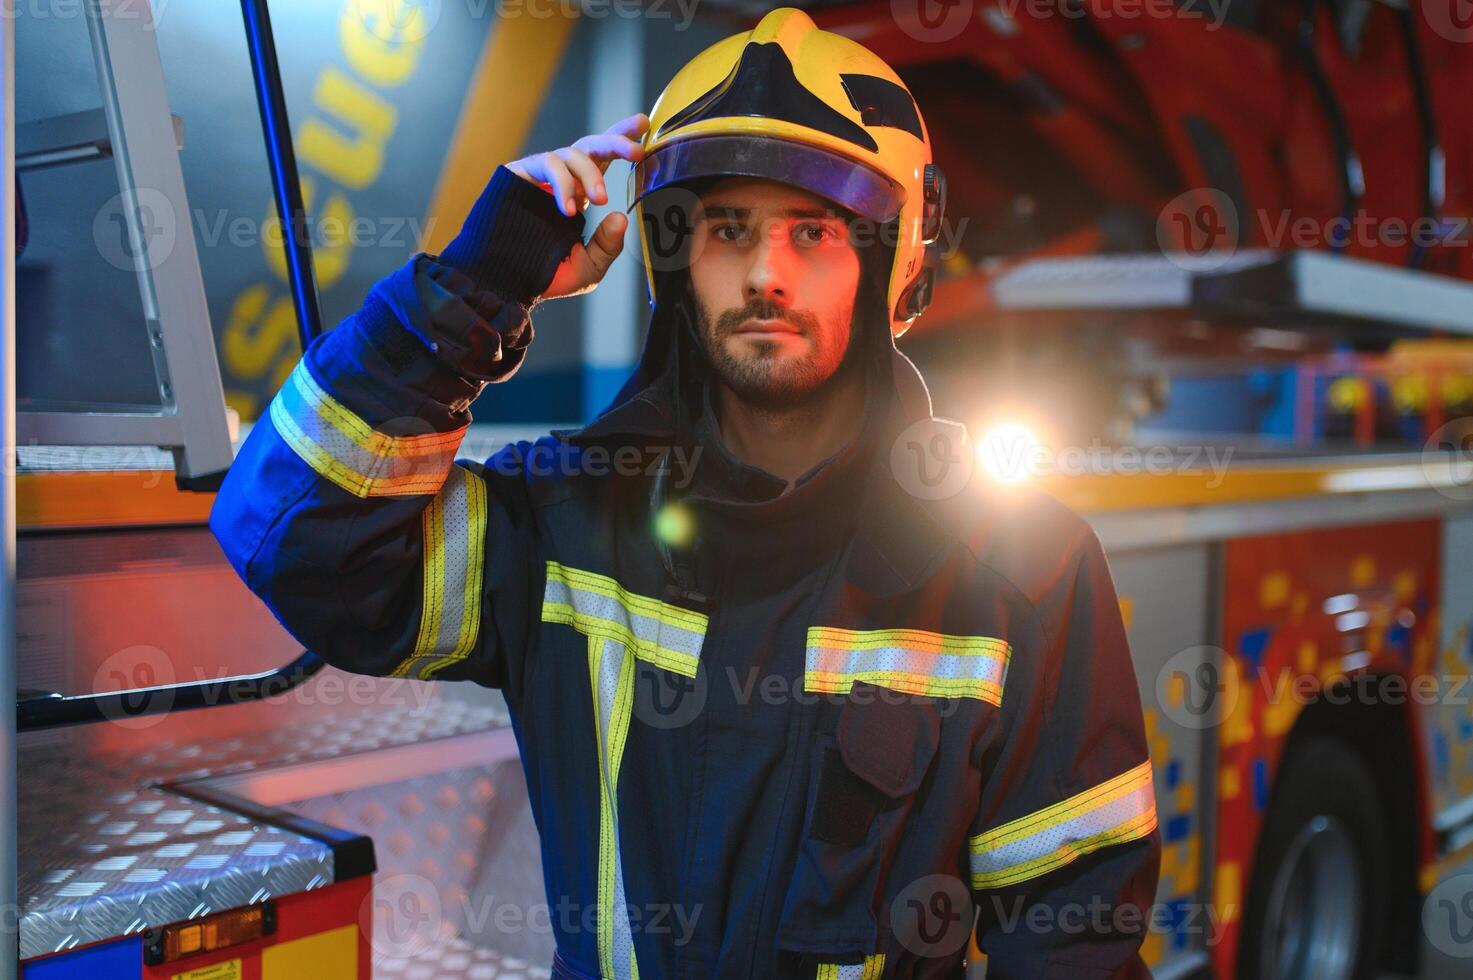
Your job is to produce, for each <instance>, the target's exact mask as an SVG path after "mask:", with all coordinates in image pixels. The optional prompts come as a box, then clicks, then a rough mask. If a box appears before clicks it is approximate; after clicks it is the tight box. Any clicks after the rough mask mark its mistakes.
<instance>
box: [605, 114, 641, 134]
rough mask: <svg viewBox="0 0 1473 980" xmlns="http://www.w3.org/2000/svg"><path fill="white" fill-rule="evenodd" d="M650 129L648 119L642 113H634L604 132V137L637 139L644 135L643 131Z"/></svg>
mask: <svg viewBox="0 0 1473 980" xmlns="http://www.w3.org/2000/svg"><path fill="white" fill-rule="evenodd" d="M649 128H650V117H649V116H646V115H645V114H644V113H642V112H636V113H635V114H634V115H632V116H625V117H624V118H623V119H620V120H619V121H618V122H616V123H614V125H612V126H610V127H609V128H608V129H606V130H604V135H606V136H627V137H629V138H631V139H638V138H639V137H641V136H643V135H644V131H645V130H647V129H649Z"/></svg>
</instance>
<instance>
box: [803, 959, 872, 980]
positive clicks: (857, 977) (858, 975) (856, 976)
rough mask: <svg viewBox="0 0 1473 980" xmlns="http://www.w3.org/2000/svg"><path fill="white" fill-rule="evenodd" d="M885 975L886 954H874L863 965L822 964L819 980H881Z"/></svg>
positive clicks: (819, 966)
mask: <svg viewBox="0 0 1473 980" xmlns="http://www.w3.org/2000/svg"><path fill="white" fill-rule="evenodd" d="M884 973H885V954H884V953H872V954H870V955H869V956H866V957H865V958H864V962H863V963H820V964H819V965H818V976H817V980H880V977H881V976H883V975H884Z"/></svg>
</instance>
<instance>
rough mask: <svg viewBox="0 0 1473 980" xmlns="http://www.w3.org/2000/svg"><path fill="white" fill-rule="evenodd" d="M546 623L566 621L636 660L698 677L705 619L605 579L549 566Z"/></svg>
mask: <svg viewBox="0 0 1473 980" xmlns="http://www.w3.org/2000/svg"><path fill="white" fill-rule="evenodd" d="M542 619H543V620H544V621H545V622H558V623H568V624H569V625H571V626H573V627H574V628H575V629H577V630H578V631H579V632H581V633H584V634H587V635H589V636H602V637H604V638H606V639H610V640H614V641H616V642H619V643H622V644H624V645H625V646H627V647H630V648H631V649H633V650H634V653H635V656H637V657H638V658H639V659H641V660H646V661H649V662H650V663H653V664H655V665H657V666H660V667H664V668H666V669H667V670H671V671H674V672H676V673H679V674H683V675H685V676H686V677H694V676H695V675H696V665H697V663H698V662H699V659H700V654H701V644H702V642H703V641H704V640H705V637H706V617H705V616H703V615H701V614H700V613H696V612H692V611H691V610H689V609H682V608H681V607H679V606H672V605H670V604H669V603H666V602H661V601H659V600H658V599H651V598H650V597H648V596H642V595H638V594H636V593H633V592H630V591H628V590H627V589H625V588H624V587H623V586H621V585H620V584H619V583H618V582H617V581H615V580H614V579H612V578H610V577H609V576H607V575H599V574H597V573H594V572H585V571H583V570H581V569H576V568H569V567H567V566H565V565H561V564H559V563H558V562H553V561H550V562H548V563H547V587H546V590H545V591H544V593H543V598H542Z"/></svg>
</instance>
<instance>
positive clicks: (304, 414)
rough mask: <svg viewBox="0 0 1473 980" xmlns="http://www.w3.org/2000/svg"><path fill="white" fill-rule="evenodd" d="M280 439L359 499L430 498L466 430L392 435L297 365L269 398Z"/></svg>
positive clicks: (324, 475)
mask: <svg viewBox="0 0 1473 980" xmlns="http://www.w3.org/2000/svg"><path fill="white" fill-rule="evenodd" d="M269 414H270V417H271V424H272V426H273V427H274V428H275V429H276V432H277V434H278V435H280V436H281V438H282V440H283V441H285V442H286V444H287V445H289V446H290V447H291V448H292V450H293V451H294V452H295V453H296V454H297V455H298V456H300V457H301V458H302V461H303V462H305V463H306V464H307V465H308V466H310V467H312V469H313V470H314V471H316V472H317V474H318V475H319V476H321V477H323V478H324V479H326V480H329V481H330V482H332V483H335V484H336V485H338V486H339V487H341V488H343V489H344V490H346V491H348V492H349V493H351V494H353V495H354V496H358V497H380V496H395V495H421V494H432V493H435V492H436V491H438V490H439V489H440V485H441V484H442V483H444V481H445V477H446V475H447V474H448V473H449V472H450V467H451V466H452V465H453V464H454V462H455V453H456V450H457V448H458V447H459V446H460V442H461V439H462V438H463V437H464V435H465V431H466V426H462V427H460V428H458V429H455V430H453V431H451V432H427V433H424V434H422V435H413V436H391V435H389V434H387V433H384V432H380V431H378V430H376V429H374V428H373V427H372V426H370V425H369V424H368V423H367V422H365V421H364V420H363V419H361V418H359V417H358V416H357V415H356V414H354V413H353V412H352V411H351V410H349V409H348V408H347V407H346V406H345V405H343V404H341V403H340V402H338V401H337V400H336V399H334V398H333V397H332V396H331V395H329V394H328V393H327V391H325V390H324V389H323V388H322V386H321V385H320V384H318V383H317V379H316V378H314V377H313V376H312V372H311V371H310V370H309V369H308V367H307V361H306V359H303V360H302V361H300V362H299V363H298V364H297V366H296V368H295V369H293V371H292V373H291V375H290V376H289V377H288V378H287V381H286V384H284V385H282V386H281V390H280V391H279V392H277V395H276V397H275V398H273V399H272V400H271V408H270V413H269Z"/></svg>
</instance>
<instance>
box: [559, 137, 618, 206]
mask: <svg viewBox="0 0 1473 980" xmlns="http://www.w3.org/2000/svg"><path fill="white" fill-rule="evenodd" d="M557 155H558V157H560V158H561V159H562V161H563V162H564V163H566V164H567V165H568V170H570V171H571V172H572V174H573V176H574V177H575V178H577V180H578V182H579V183H580V184H581V185H582V190H583V195H584V196H586V197H587V199H588V200H590V201H592V202H593V203H594V204H607V203H609V192H608V190H607V189H605V187H604V172H603V171H602V170H601V169H599V165H598V164H596V163H594V162H593V159H592V158H591V157H590V156H589V155H588V154H587V153H584V152H583V151H582V150H580V149H578V148H577V147H575V146H565V147H563V148H562V149H561V150H558V151H557ZM579 203H581V202H579Z"/></svg>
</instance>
